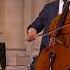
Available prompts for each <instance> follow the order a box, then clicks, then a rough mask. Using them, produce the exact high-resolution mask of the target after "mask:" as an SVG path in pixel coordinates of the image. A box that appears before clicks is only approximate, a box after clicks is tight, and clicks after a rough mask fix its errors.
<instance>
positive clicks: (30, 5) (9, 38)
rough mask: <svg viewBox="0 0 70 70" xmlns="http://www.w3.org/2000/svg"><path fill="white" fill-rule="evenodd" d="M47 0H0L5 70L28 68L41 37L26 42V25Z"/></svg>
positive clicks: (24, 69) (33, 18) (1, 38)
mask: <svg viewBox="0 0 70 70" xmlns="http://www.w3.org/2000/svg"><path fill="white" fill-rule="evenodd" d="M48 2H49V0H0V33H1V34H0V41H1V42H2V41H4V42H5V43H6V55H7V56H6V58H7V59H6V60H7V70H28V69H29V65H30V64H31V62H32V57H34V56H36V55H38V53H39V46H40V42H41V37H38V38H37V39H36V40H35V41H32V42H30V43H28V42H27V41H26V37H27V26H28V25H29V24H31V23H32V22H33V21H34V20H35V18H36V17H37V16H38V14H39V12H40V11H41V9H42V8H43V6H44V5H45V3H48Z"/></svg>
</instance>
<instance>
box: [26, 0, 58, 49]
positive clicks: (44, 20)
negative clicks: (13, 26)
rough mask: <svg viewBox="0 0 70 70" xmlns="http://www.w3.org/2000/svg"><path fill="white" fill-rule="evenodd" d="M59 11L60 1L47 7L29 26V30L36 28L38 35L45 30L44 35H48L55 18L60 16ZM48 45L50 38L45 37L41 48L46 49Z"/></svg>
mask: <svg viewBox="0 0 70 70" xmlns="http://www.w3.org/2000/svg"><path fill="white" fill-rule="evenodd" d="M58 10H59V1H58V0H56V1H53V2H52V3H49V4H47V5H45V6H44V8H43V10H42V11H41V12H40V14H39V16H38V17H37V18H36V20H35V21H34V22H33V23H32V24H31V25H29V26H28V28H27V29H30V28H35V29H36V30H37V33H39V32H41V31H42V30H43V29H44V31H43V33H47V31H48V28H49V25H50V23H51V22H52V20H53V18H55V17H56V16H57V15H58ZM48 43H49V36H47V35H46V36H43V37H42V42H41V47H40V48H44V47H46V46H47V45H48Z"/></svg>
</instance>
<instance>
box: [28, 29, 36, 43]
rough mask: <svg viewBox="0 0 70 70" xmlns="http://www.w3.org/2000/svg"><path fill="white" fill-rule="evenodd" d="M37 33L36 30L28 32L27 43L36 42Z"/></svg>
mask: <svg viewBox="0 0 70 70" xmlns="http://www.w3.org/2000/svg"><path fill="white" fill-rule="evenodd" d="M36 33H37V31H36V29H34V28H30V29H29V30H28V34H27V41H28V42H30V41H33V40H35V38H36Z"/></svg>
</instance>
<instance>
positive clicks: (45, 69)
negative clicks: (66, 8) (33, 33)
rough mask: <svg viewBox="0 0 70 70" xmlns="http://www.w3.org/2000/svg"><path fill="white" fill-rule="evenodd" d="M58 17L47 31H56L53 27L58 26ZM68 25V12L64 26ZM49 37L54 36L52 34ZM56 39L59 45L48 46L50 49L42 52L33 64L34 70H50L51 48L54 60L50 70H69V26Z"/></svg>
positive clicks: (69, 21)
mask: <svg viewBox="0 0 70 70" xmlns="http://www.w3.org/2000/svg"><path fill="white" fill-rule="evenodd" d="M60 17H61V15H60V16H58V17H56V18H55V19H54V20H53V21H52V23H51V24H52V25H51V27H50V30H49V31H52V29H53V30H54V29H56V27H55V26H56V25H57V24H58V21H59V19H60ZM54 23H56V24H54ZM68 24H70V12H68V15H67V17H66V20H65V23H64V26H65V25H68ZM51 35H54V34H53V33H52V34H51ZM56 38H57V39H58V40H59V41H61V43H59V42H58V41H55V44H54V45H50V47H48V48H45V49H43V50H42V52H41V53H40V55H39V57H38V58H37V61H36V63H35V70H50V67H49V66H50V63H49V55H50V53H51V52H52V49H53V48H54V51H55V59H54V62H53V65H52V68H53V69H51V70H70V25H69V26H67V27H64V28H63V29H62V31H61V34H59V35H57V36H56Z"/></svg>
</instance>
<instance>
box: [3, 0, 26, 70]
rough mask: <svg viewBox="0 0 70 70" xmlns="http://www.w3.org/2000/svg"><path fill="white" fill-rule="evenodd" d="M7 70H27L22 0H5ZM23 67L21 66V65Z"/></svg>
mask: <svg viewBox="0 0 70 70" xmlns="http://www.w3.org/2000/svg"><path fill="white" fill-rule="evenodd" d="M4 25H5V29H4V34H5V42H6V48H7V65H9V66H8V67H7V70H11V69H12V70H27V67H26V66H25V63H24V62H27V60H24V59H23V58H24V57H22V56H25V53H24V51H26V49H25V47H24V0H5V24H4ZM21 62H22V63H23V65H22V63H21Z"/></svg>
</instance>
